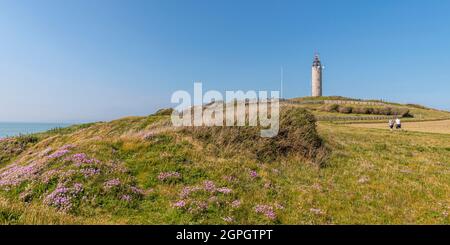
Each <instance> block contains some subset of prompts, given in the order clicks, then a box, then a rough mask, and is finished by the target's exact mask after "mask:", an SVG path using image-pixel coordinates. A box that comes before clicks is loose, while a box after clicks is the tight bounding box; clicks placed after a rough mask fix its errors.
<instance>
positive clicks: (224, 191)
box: [217, 187, 233, 194]
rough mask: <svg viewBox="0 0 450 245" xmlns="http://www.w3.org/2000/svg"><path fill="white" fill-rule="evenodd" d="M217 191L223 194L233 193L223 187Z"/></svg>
mask: <svg viewBox="0 0 450 245" xmlns="http://www.w3.org/2000/svg"><path fill="white" fill-rule="evenodd" d="M217 191H218V192H220V193H223V194H228V193H231V192H232V191H233V190H231V189H230V188H227V187H221V188H217Z"/></svg>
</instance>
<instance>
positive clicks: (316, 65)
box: [311, 54, 323, 97]
mask: <svg viewBox="0 0 450 245" xmlns="http://www.w3.org/2000/svg"><path fill="white" fill-rule="evenodd" d="M322 68H323V67H322V64H321V63H320V58H319V55H318V54H316V55H315V56H314V61H313V64H312V75H311V86H312V89H311V95H312V96H313V97H318V96H322Z"/></svg>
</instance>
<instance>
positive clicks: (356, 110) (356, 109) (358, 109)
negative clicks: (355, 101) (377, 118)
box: [352, 107, 370, 114]
mask: <svg viewBox="0 0 450 245" xmlns="http://www.w3.org/2000/svg"><path fill="white" fill-rule="evenodd" d="M352 113H355V114H370V112H369V108H366V107H354V108H353V109H352Z"/></svg>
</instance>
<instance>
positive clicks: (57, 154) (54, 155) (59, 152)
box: [47, 149, 69, 159]
mask: <svg viewBox="0 0 450 245" xmlns="http://www.w3.org/2000/svg"><path fill="white" fill-rule="evenodd" d="M67 153H69V150H67V149H63V150H61V149H60V150H57V151H55V152H53V153H52V154H50V155H48V156H47V157H48V158H49V159H54V158H60V157H62V156H64V155H66V154H67Z"/></svg>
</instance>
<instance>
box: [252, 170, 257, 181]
mask: <svg viewBox="0 0 450 245" xmlns="http://www.w3.org/2000/svg"><path fill="white" fill-rule="evenodd" d="M250 177H252V178H253V179H254V178H256V177H258V173H257V172H256V171H255V170H250Z"/></svg>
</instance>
